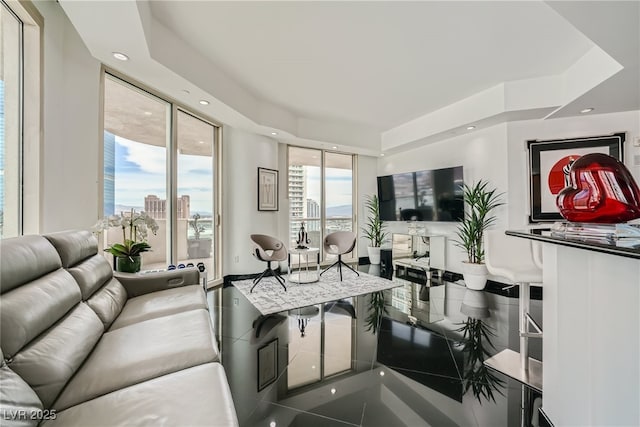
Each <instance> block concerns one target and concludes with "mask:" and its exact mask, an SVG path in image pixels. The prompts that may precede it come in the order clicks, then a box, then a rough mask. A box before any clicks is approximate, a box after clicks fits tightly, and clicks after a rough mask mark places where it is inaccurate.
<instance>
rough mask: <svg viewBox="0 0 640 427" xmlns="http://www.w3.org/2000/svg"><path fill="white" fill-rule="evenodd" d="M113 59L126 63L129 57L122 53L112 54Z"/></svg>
mask: <svg viewBox="0 0 640 427" xmlns="http://www.w3.org/2000/svg"><path fill="white" fill-rule="evenodd" d="M113 57H114V58H116V59H117V60H118V61H128V60H129V57H128V56H127V55H125V54H124V53H121V52H113Z"/></svg>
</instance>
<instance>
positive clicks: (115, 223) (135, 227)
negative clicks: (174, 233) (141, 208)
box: [93, 209, 159, 273]
mask: <svg viewBox="0 0 640 427" xmlns="http://www.w3.org/2000/svg"><path fill="white" fill-rule="evenodd" d="M111 227H121V228H122V243H112V244H111V245H110V246H109V247H108V248H106V249H105V252H109V253H110V254H112V255H113V256H114V257H115V269H116V271H121V272H126V273H136V272H138V271H140V267H141V266H142V259H141V255H140V254H142V253H143V252H148V251H150V250H151V246H150V245H149V243H147V241H146V239H147V233H148V230H151V232H152V233H153V234H156V233H157V231H158V228H159V227H158V224H157V223H156V221H155V220H154V219H153V218H151V217H150V216H148V215H147V214H146V213H145V212H140V213H138V212H135V211H134V210H133V209H131V213H130V214H129V215H124V214H120V215H112V216H110V217H108V218H103V219H101V220H99V221H98V222H97V223H96V224H95V225H94V226H93V231H94V233H100V232H102V231H104V230H106V229H108V228H111Z"/></svg>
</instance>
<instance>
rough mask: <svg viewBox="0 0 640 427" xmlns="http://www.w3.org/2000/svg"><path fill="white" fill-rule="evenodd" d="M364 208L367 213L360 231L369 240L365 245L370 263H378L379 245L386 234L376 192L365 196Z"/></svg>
mask: <svg viewBox="0 0 640 427" xmlns="http://www.w3.org/2000/svg"><path fill="white" fill-rule="evenodd" d="M364 204H365V208H366V209H367V212H368V214H369V216H368V218H367V223H366V225H365V226H364V227H362V231H363V233H364V235H365V237H366V238H367V239H369V242H370V243H371V245H370V246H368V247H367V252H368V253H369V263H370V264H380V246H382V242H384V239H385V238H386V236H387V233H386V231H385V229H384V228H385V224H384V222H382V220H381V219H380V205H379V203H378V195H377V194H369V195H367V196H365V202H364Z"/></svg>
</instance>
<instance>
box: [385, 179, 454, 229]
mask: <svg viewBox="0 0 640 427" xmlns="http://www.w3.org/2000/svg"><path fill="white" fill-rule="evenodd" d="M462 183H463V175H462V166H456V167H452V168H444V169H435V170H424V171H418V172H407V173H399V174H394V175H387V176H379V177H378V199H379V203H380V219H382V220H383V221H460V220H461V219H462V217H463V215H464V201H463V197H462V188H461V186H462Z"/></svg>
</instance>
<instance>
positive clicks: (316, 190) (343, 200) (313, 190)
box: [305, 166, 353, 208]
mask: <svg viewBox="0 0 640 427" xmlns="http://www.w3.org/2000/svg"><path fill="white" fill-rule="evenodd" d="M305 169H306V174H307V198H308V199H312V200H315V201H317V202H318V203H320V168H319V167H309V166H305ZM352 175H353V171H352V170H351V169H334V168H327V169H326V171H325V187H326V194H327V196H326V200H325V202H326V205H327V207H329V208H330V207H333V206H342V205H351V204H352V203H353V201H352V194H353V192H352V189H353V177H352Z"/></svg>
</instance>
